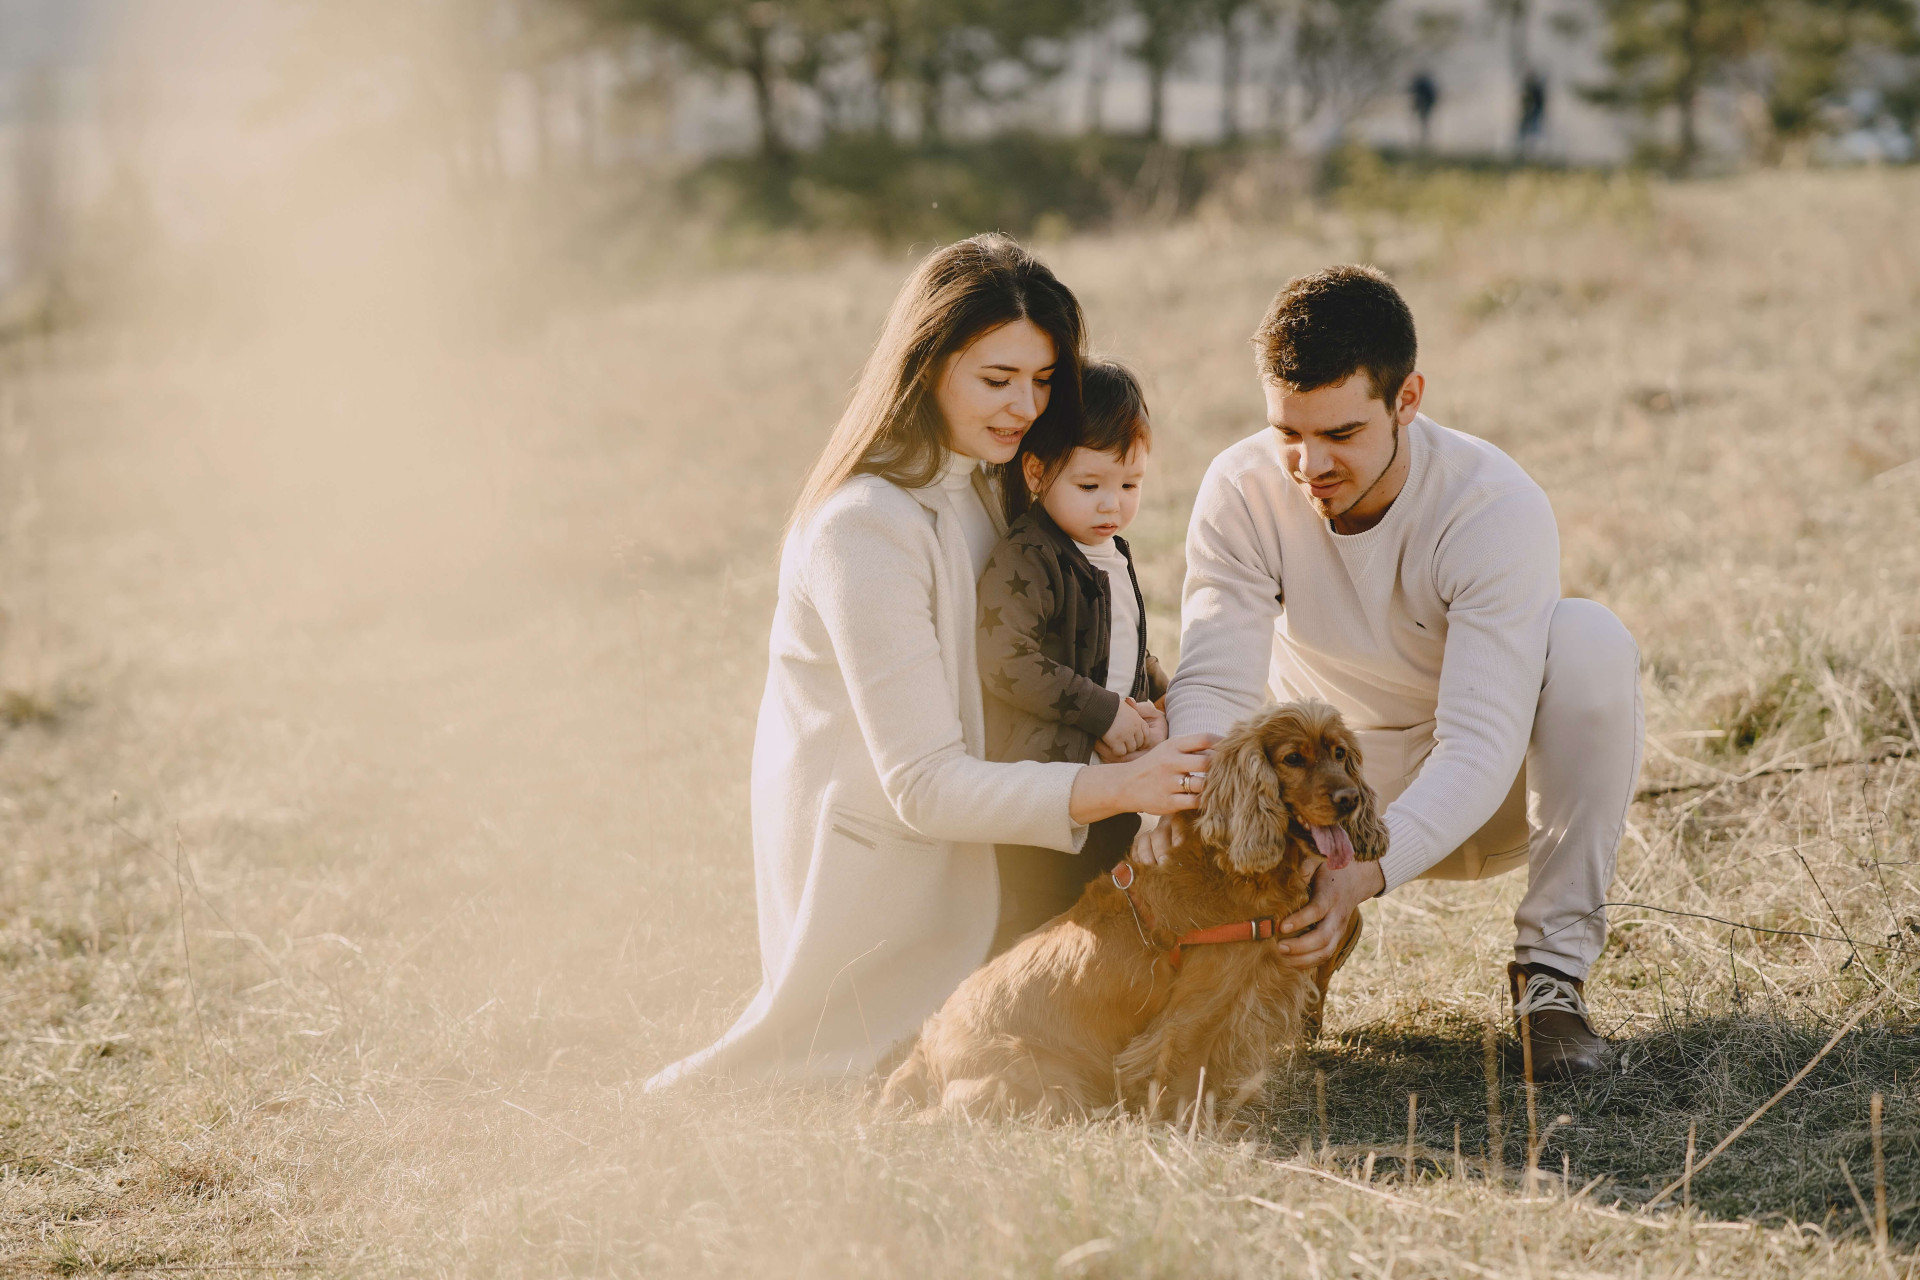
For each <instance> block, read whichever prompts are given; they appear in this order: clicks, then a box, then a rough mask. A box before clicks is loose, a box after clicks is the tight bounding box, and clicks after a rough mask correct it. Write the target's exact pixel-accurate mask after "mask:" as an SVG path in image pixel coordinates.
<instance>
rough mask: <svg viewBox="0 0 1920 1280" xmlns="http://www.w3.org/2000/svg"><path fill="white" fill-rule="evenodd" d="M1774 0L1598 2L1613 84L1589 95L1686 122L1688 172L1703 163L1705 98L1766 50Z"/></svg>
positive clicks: (1681, 150)
mask: <svg viewBox="0 0 1920 1280" xmlns="http://www.w3.org/2000/svg"><path fill="white" fill-rule="evenodd" d="M1771 2H1772V0H1600V9H1601V11H1602V13H1603V14H1604V16H1605V18H1606V22H1607V39H1606V47H1605V49H1604V51H1603V57H1604V58H1605V61H1606V64H1607V68H1608V70H1609V71H1611V72H1612V79H1610V80H1609V81H1608V82H1607V83H1605V84H1603V85H1600V86H1598V87H1595V88H1592V89H1588V90H1586V91H1585V92H1586V96H1587V97H1589V98H1590V99H1592V100H1593V101H1595V102H1598V103H1601V104H1603V105H1606V106H1612V107H1620V108H1627V109H1632V110H1637V111H1640V112H1643V113H1645V114H1647V115H1654V114H1657V113H1659V112H1661V111H1664V110H1666V109H1667V108H1672V109H1673V110H1674V111H1675V112H1676V113H1677V114H1678V116H1679V118H1680V140H1679V145H1678V148H1677V150H1676V152H1675V155H1674V163H1675V167H1676V168H1678V169H1680V170H1681V171H1682V172H1685V171H1687V170H1690V169H1691V168H1693V166H1694V164H1695V162H1696V161H1697V160H1698V159H1699V157H1700V128H1699V111H1700V94H1701V92H1702V91H1703V90H1704V89H1706V88H1707V87H1708V86H1709V85H1711V84H1713V83H1715V82H1718V81H1722V80H1724V79H1725V78H1726V77H1727V75H1728V73H1729V72H1730V71H1731V69H1732V68H1733V67H1734V66H1735V65H1736V64H1737V63H1739V62H1740V61H1741V60H1743V59H1745V58H1747V57H1750V56H1751V55H1752V54H1753V53H1754V52H1755V51H1756V50H1757V49H1759V48H1761V47H1762V44H1763V42H1764V40H1765V32H1766V25H1767V24H1766V16H1767V15H1766V12H1765V10H1766V8H1767V7H1768V6H1769V4H1770V3H1771Z"/></svg>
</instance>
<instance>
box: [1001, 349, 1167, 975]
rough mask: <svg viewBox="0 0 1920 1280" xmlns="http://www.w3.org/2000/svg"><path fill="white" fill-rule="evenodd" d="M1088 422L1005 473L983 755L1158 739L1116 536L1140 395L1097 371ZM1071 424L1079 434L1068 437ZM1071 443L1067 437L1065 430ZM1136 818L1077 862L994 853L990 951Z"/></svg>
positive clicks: (1087, 380)
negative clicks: (1004, 525)
mask: <svg viewBox="0 0 1920 1280" xmlns="http://www.w3.org/2000/svg"><path fill="white" fill-rule="evenodd" d="M1081 386H1082V391H1081V398H1082V402H1083V406H1084V410H1083V414H1082V420H1081V421H1080V422H1079V423H1077V424H1075V423H1072V422H1067V423H1063V424H1060V427H1059V429H1057V430H1055V431H1053V432H1049V433H1046V434H1045V435H1043V434H1042V433H1041V432H1038V431H1030V432H1028V434H1027V437H1026V439H1024V440H1022V441H1021V444H1020V452H1019V453H1018V454H1017V455H1015V457H1014V459H1013V461H1012V462H1011V463H1010V464H1008V467H1007V470H1006V495H1007V514H1008V517H1009V519H1010V521H1011V523H1010V525H1009V527H1008V529H1007V536H1006V537H1004V538H1002V539H1001V540H1000V543H999V545H997V546H996V547H995V548H994V549H993V554H992V556H991V557H990V558H989V559H988V560H987V567H986V569H985V570H984V571H983V572H982V573H981V575H980V589H979V602H980V630H979V646H978V648H979V658H980V677H981V681H982V684H983V688H984V691H985V694H986V718H987V758H988V759H989V760H995V761H1012V760H1073V761H1090V762H1098V760H1099V759H1100V758H1101V755H1100V754H1099V753H1097V752H1096V746H1098V747H1099V748H1102V749H1103V750H1104V753H1105V755H1106V756H1109V757H1111V758H1115V759H1118V758H1120V757H1122V756H1125V755H1129V754H1131V753H1133V752H1135V751H1139V750H1142V749H1143V748H1145V747H1148V746H1151V745H1153V743H1155V742H1158V741H1159V740H1160V739H1161V738H1164V737H1165V736H1166V717H1165V716H1164V715H1163V714H1162V713H1161V711H1160V709H1159V708H1158V707H1157V706H1155V705H1154V704H1155V702H1156V700H1157V699H1159V698H1160V697H1161V696H1162V695H1163V694H1165V693H1166V691H1167V677H1166V674H1165V673H1164V672H1163V671H1162V670H1161V669H1160V663H1159V662H1158V661H1157V660H1156V659H1155V658H1154V656H1153V655H1152V654H1150V653H1148V652H1147V630H1146V605H1145V602H1144V601H1143V600H1142V599H1141V596H1140V584H1139V581H1138V579H1137V578H1135V576H1134V572H1133V559H1132V555H1131V553H1130V552H1129V551H1128V550H1127V543H1126V540H1125V539H1124V538H1121V537H1120V536H1119V534H1120V531H1121V530H1122V529H1125V528H1126V527H1127V526H1128V525H1129V524H1130V523H1132V521H1133V517H1134V513H1135V512H1137V511H1138V510H1139V508H1140V481H1141V477H1142V474H1143V472H1144V470H1145V466H1146V458H1147V453H1148V451H1149V450H1150V449H1151V448H1152V444H1153V433H1152V427H1151V425H1150V423H1149V421H1148V418H1147V405H1146V400H1145V397H1143V396H1142V395H1141V393H1140V384H1139V383H1138V382H1137V381H1135V379H1134V377H1133V374H1132V373H1130V372H1128V370H1127V369H1126V367H1125V366H1123V365H1120V364H1116V363H1113V362H1111V361H1092V362H1089V363H1088V364H1087V366H1086V369H1085V371H1084V372H1083V374H1082V381H1081ZM1076 428H1077V433H1076ZM1070 433H1074V434H1070ZM1139 828H1140V818H1139V815H1137V814H1120V815H1117V816H1115V817H1112V818H1107V819H1105V820H1104V821H1101V822H1096V823H1095V824H1093V827H1092V829H1091V830H1090V831H1089V832H1088V833H1087V841H1086V844H1085V846H1084V847H1083V848H1082V849H1081V851H1080V852H1079V853H1078V854H1070V853H1061V852H1059V851H1057V850H1053V849H1036V848H1029V847H1027V846H1024V845H1001V846H999V847H998V849H997V854H998V858H999V864H1000V926H999V930H998V932H997V933H996V935H995V937H994V944H993V950H994V953H995V954H998V953H999V952H1001V951H1003V950H1005V949H1006V948H1007V947H1008V946H1011V945H1012V944H1013V942H1014V940H1015V939H1017V938H1019V937H1020V936H1021V935H1022V934H1025V933H1027V932H1028V931H1030V930H1032V929H1035V928H1037V927H1039V926H1040V925H1041V924H1044V923H1045V922H1046V921H1048V920H1050V919H1052V918H1053V917H1054V916H1056V915H1058V914H1059V913H1060V912H1062V911H1065V910H1066V909H1067V908H1068V907H1070V906H1072V905H1073V903H1074V901H1075V900H1076V899H1077V898H1079V896H1080V891H1081V890H1082V889H1083V888H1084V887H1085V886H1086V884H1087V882H1088V881H1089V880H1091V879H1093V878H1094V877H1095V876H1097V875H1101V874H1103V873H1105V872H1107V871H1108V870H1110V869H1112V867H1113V866H1114V865H1115V864H1116V863H1118V862H1119V861H1120V859H1121V858H1123V857H1125V856H1126V854H1127V850H1128V848H1129V847H1130V845H1131V844H1132V842H1133V837H1134V833H1135V832H1137V831H1138V830H1139Z"/></svg>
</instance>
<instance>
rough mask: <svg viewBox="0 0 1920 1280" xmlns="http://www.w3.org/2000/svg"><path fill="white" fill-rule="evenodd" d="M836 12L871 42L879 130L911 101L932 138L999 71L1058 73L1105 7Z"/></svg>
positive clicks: (903, 3)
mask: <svg viewBox="0 0 1920 1280" xmlns="http://www.w3.org/2000/svg"><path fill="white" fill-rule="evenodd" d="M819 2H822V3H824V2H825V0H819ZM833 8H834V9H835V10H836V11H837V12H838V13H839V14H840V15H841V17H842V20H843V21H846V22H848V23H849V24H850V25H851V26H852V27H853V28H855V29H857V30H858V31H859V32H860V33H861V34H862V37H863V39H864V42H865V47H866V51H867V64H868V68H869V71H870V74H871V76H872V79H873V82H874V86H875V89H876V91H877V93H878V94H879V99H880V103H881V106H880V110H879V111H878V113H877V118H876V120H875V127H876V129H879V130H882V131H885V130H887V129H889V128H890V127H891V124H892V117H893V116H894V115H895V114H896V110H897V108H898V107H899V106H900V105H901V104H902V103H908V104H911V109H912V112H913V114H914V115H915V116H916V117H917V123H918V126H919V134H920V137H921V138H922V139H923V140H927V141H932V140H935V139H938V138H939V137H940V136H941V134H942V133H943V132H944V128H943V120H944V117H945V115H946V110H947V107H948V106H949V99H950V98H951V96H952V95H953V94H954V93H955V92H960V91H964V92H969V93H971V94H973V95H975V96H992V94H991V92H990V90H989V88H988V85H987V83H986V77H987V72H988V71H989V70H990V69H992V68H995V67H1006V66H1013V67H1016V68H1018V69H1020V70H1023V71H1025V72H1027V73H1030V74H1039V75H1047V74H1052V73H1053V72H1056V71H1058V70H1059V69H1060V68H1061V66H1063V65H1064V62H1063V59H1062V58H1061V56H1060V54H1061V52H1062V50H1063V48H1064V42H1065V41H1066V40H1067V39H1069V38H1070V37H1071V36H1072V35H1074V34H1075V33H1076V32H1078V31H1080V30H1082V29H1084V27H1085V26H1087V25H1088V24H1089V22H1090V20H1092V19H1093V18H1094V17H1096V16H1097V14H1098V13H1099V11H1100V10H1101V9H1103V8H1104V6H1103V5H1100V4H1098V3H1095V2H1094V0H840V2H839V3H838V4H835V5H834V6H833Z"/></svg>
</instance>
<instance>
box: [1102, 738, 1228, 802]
mask: <svg viewBox="0 0 1920 1280" xmlns="http://www.w3.org/2000/svg"><path fill="white" fill-rule="evenodd" d="M1219 740H1220V737H1219V735H1218V734H1213V733H1189V734H1183V735H1181V736H1180V737H1178V738H1170V739H1168V740H1167V741H1165V742H1162V743H1161V744H1160V745H1159V746H1157V747H1155V748H1153V750H1151V751H1149V752H1147V753H1146V754H1145V755H1143V756H1141V757H1139V758H1138V759H1136V760H1129V761H1127V762H1125V763H1122V764H1090V765H1088V766H1087V767H1086V768H1084V769H1082V770H1081V771H1080V772H1079V773H1078V774H1076V775H1075V776H1074V779H1073V793H1072V795H1071V797H1070V798H1069V800H1068V806H1067V807H1068V813H1069V815H1070V816H1071V817H1072V818H1073V820H1074V821H1075V822H1076V823H1089V822H1098V821H1100V819H1102V818H1111V817H1112V816H1113V815H1114V814H1116V813H1159V814H1168V813H1179V812H1181V811H1182V810H1186V809H1191V808H1193V807H1194V806H1195V805H1196V804H1198V803H1200V789H1201V787H1203V786H1205V785H1206V773H1207V763H1208V761H1209V760H1211V759H1212V757H1213V751H1212V747H1213V744H1214V743H1216V742H1218V741H1219Z"/></svg>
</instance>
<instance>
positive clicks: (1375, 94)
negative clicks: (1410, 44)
mask: <svg viewBox="0 0 1920 1280" xmlns="http://www.w3.org/2000/svg"><path fill="white" fill-rule="evenodd" d="M1391 8H1392V0H1299V7H1298V14H1297V17H1296V19H1295V28H1294V57H1295V60H1296V61H1297V62H1298V64H1299V77H1300V83H1301V86H1302V87H1303V88H1304V89H1305V90H1306V98H1307V114H1308V115H1309V116H1312V115H1314V114H1317V113H1320V112H1325V113H1326V114H1327V116H1328V117H1329V119H1330V120H1331V123H1332V133H1333V137H1334V138H1335V139H1336V140H1338V139H1339V138H1341V137H1343V136H1344V135H1345V134H1346V131H1347V129H1348V128H1349V127H1350V126H1351V125H1352V124H1353V122H1354V120H1355V119H1357V118H1358V117H1359V115H1360V113H1361V112H1363V111H1365V110H1366V109H1367V108H1368V107H1369V106H1371V105H1373V103H1374V102H1375V101H1377V100H1378V99H1379V98H1380V96H1381V95H1382V94H1383V93H1385V92H1386V91H1387V90H1388V88H1389V87H1391V86H1392V85H1393V84H1394V83H1395V77H1396V75H1397V73H1398V71H1399V68H1400V65H1401V63H1402V62H1403V61H1404V59H1405V58H1406V56H1407V52H1408V49H1407V43H1406V40H1405V39H1404V38H1403V37H1402V36H1401V35H1400V34H1399V33H1398V32H1396V31H1395V30H1394V29H1393V26H1392V24H1391V21H1390V19H1391V12H1390V11H1391Z"/></svg>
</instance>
